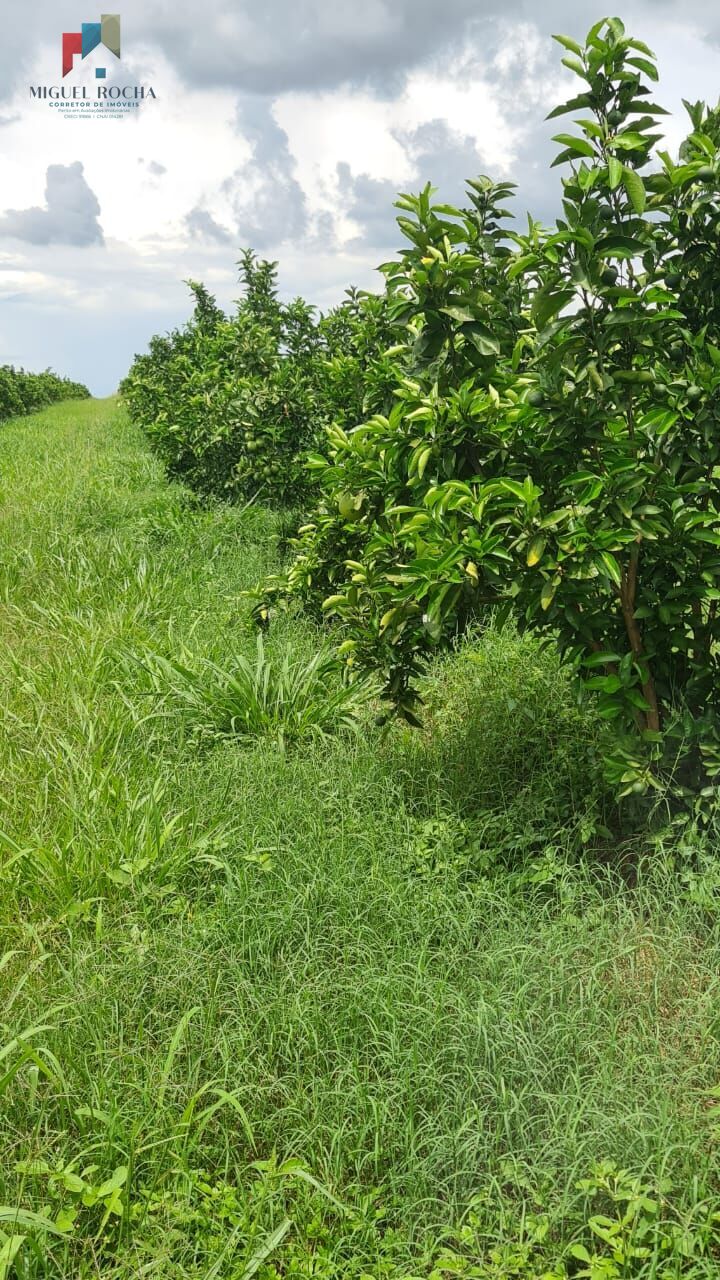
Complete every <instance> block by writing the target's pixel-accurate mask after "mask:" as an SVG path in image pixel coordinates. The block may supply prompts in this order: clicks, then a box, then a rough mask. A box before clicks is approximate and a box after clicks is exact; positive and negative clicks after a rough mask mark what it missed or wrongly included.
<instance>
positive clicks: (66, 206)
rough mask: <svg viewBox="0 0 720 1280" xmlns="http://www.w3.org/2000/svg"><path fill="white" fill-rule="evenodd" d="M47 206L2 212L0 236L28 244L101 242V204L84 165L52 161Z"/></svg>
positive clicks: (47, 184)
mask: <svg viewBox="0 0 720 1280" xmlns="http://www.w3.org/2000/svg"><path fill="white" fill-rule="evenodd" d="M45 202H46V203H45V208H44V209H41V208H40V207H39V206H38V205H35V206H33V207H32V208H30V209H8V210H7V212H6V213H4V214H2V216H0V236H11V237H12V238H13V239H15V240H25V241H27V242H28V244H67V245H78V246H82V245H90V244H102V243H103V233H102V227H101V226H100V223H99V222H98V215H99V213H100V204H99V202H98V198H97V196H96V195H95V192H94V191H93V190H92V188H91V187H89V186H88V184H87V182H86V181H85V176H84V172H83V166H82V164H81V162H80V161H79V160H76V161H75V163H74V164H66V165H64V164H51V165H49V167H48V171H47V179H46V185H45Z"/></svg>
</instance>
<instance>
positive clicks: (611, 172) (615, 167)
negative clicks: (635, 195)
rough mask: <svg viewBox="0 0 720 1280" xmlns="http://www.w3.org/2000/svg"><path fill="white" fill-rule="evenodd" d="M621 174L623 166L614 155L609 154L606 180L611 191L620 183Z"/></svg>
mask: <svg viewBox="0 0 720 1280" xmlns="http://www.w3.org/2000/svg"><path fill="white" fill-rule="evenodd" d="M622 175H623V167H622V165H621V163H620V161H619V160H618V159H617V157H616V156H610V157H609V158H608V182H609V183H610V190H611V191H614V190H615V188H616V187H619V186H620V183H621V182H622Z"/></svg>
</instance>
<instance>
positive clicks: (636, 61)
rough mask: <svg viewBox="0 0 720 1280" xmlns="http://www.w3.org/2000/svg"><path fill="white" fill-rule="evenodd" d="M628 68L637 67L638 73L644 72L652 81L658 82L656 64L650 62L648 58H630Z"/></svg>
mask: <svg viewBox="0 0 720 1280" xmlns="http://www.w3.org/2000/svg"><path fill="white" fill-rule="evenodd" d="M627 63H628V66H630V67H637V69H638V71H644V72H645V75H646V76H647V77H648V79H650V80H657V79H658V78H659V77H658V69H657V67H656V66H655V63H654V62H648V60H647V58H628V59H627Z"/></svg>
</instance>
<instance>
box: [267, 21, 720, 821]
mask: <svg viewBox="0 0 720 1280" xmlns="http://www.w3.org/2000/svg"><path fill="white" fill-rule="evenodd" d="M558 39H559V41H560V43H561V44H562V45H563V46H564V47H565V49H566V50H568V54H567V56H566V57H565V58H564V59H563V61H564V63H565V65H566V66H568V67H569V68H570V69H572V70H573V71H574V72H575V73H576V74H577V75H578V77H579V78H580V80H581V82H582V83H581V87H580V92H579V93H578V94H577V95H576V96H575V97H573V98H572V99H571V100H570V101H569V102H567V103H564V104H562V105H561V106H559V107H558V108H557V109H556V110H555V111H554V112H552V113H551V115H553V116H559V115H562V114H565V113H569V112H581V113H583V115H582V118H581V119H578V120H577V121H576V129H575V132H566V133H560V134H558V135H556V140H557V141H558V143H559V144H560V145H561V147H562V150H561V152H560V154H559V155H558V157H557V159H556V161H555V164H563V165H570V173H569V176H567V177H566V178H564V179H563V189H562V199H563V216H562V218H560V219H558V221H557V224H556V226H555V227H554V228H551V229H550V230H549V231H546V230H544V229H543V228H542V227H541V226H540V225H539V224H537V223H534V222H532V221H530V223H529V229H528V231H527V233H526V234H520V233H518V232H513V231H512V230H511V229H510V227H509V226H508V225H507V224H506V221H505V220H506V217H507V216H508V215H507V214H506V211H505V209H504V207H503V205H504V203H505V201H506V199H507V197H508V195H510V194H511V185H510V184H507V183H506V184H502V185H501V186H493V184H492V183H491V182H490V181H489V179H481V180H479V181H477V182H472V183H470V184H469V191H468V195H469V198H470V206H469V207H467V208H464V209H455V208H452V207H450V206H447V205H436V206H433V204H432V200H431V195H432V191H431V188H429V187H428V188H426V189H425V191H423V192H422V193H421V194H420V195H419V196H409V195H408V196H403V197H402V198H401V199H400V200H399V201H398V202H397V203H398V207H399V208H400V209H401V210H402V216H401V217H399V218H398V223H399V225H400V228H401V230H402V231H403V233H404V234H405V236H406V237H407V239H408V241H409V247H407V248H406V249H405V250H403V252H402V253H401V255H400V257H399V259H398V260H397V261H396V262H394V263H390V264H387V265H386V266H385V267H384V268H383V270H384V273H385V276H386V279H387V289H388V307H389V313H390V316H391V318H392V319H393V320H394V321H395V322H396V324H397V325H399V326H404V333H405V342H404V348H403V350H402V352H401V353H399V354H401V356H402V359H399V360H398V362H397V369H396V387H395V395H394V405H393V407H392V409H391V410H390V412H389V413H387V415H383V414H376V415H373V416H372V417H371V418H370V419H369V420H368V421H366V422H364V423H363V424H361V425H359V426H357V427H356V428H355V429H354V430H351V431H345V430H343V429H341V428H340V427H338V426H333V427H331V428H330V429H329V430H328V432H327V442H328V443H327V450H326V452H325V453H324V454H321V453H318V454H317V455H315V456H313V457H312V459H311V466H312V469H313V473H314V475H315V479H316V483H317V485H318V487H319V490H320V495H321V496H320V500H319V501H318V503H317V504H316V506H315V509H314V510H313V511H312V512H311V514H310V516H309V518H308V519H307V520H306V522H305V525H304V527H303V529H302V530H301V531H300V534H299V537H298V541H297V547H296V558H295V561H294V563H293V564H292V566H291V568H290V570H289V574H288V576H287V578H286V579H285V580H284V581H275V582H270V583H269V584H268V586H267V589H266V591H265V593H264V598H263V600H262V603H261V609H262V610H264V612H265V613H266V614H267V613H268V612H270V611H271V609H272V605H273V603H274V601H275V600H276V599H277V598H278V596H282V594H283V593H284V592H286V591H289V592H290V593H291V594H295V595H298V596H299V597H300V598H301V599H303V600H304V601H305V602H306V603H308V604H309V605H310V606H311V607H313V608H314V609H316V610H318V609H319V608H320V606H321V604H322V605H323V608H324V609H325V611H326V612H328V613H335V614H337V615H339V616H340V617H341V618H342V619H343V620H344V621H345V624H346V627H347V638H346V640H345V641H344V643H343V646H342V648H343V651H344V652H345V654H346V655H347V656H348V661H351V662H353V663H355V664H357V665H359V666H361V667H364V668H370V669H373V670H380V671H382V672H383V673H384V676H385V696H386V698H387V699H388V701H389V702H390V704H391V705H392V707H394V708H395V709H397V710H398V711H399V712H400V713H401V714H402V715H404V716H405V718H406V719H408V720H410V721H411V722H416V721H417V714H416V712H417V702H418V695H417V688H416V684H417V677H418V674H419V672H420V670H421V669H422V665H423V661H424V660H425V659H426V658H427V656H428V655H429V654H431V653H432V652H433V651H434V650H435V649H436V648H437V647H438V646H439V645H442V644H447V643H448V642H450V641H452V639H453V638H454V636H455V635H456V634H457V632H458V630H462V629H463V628H464V627H465V626H466V625H467V623H468V621H469V620H470V619H472V618H473V617H477V616H483V615H484V614H486V613H487V611H488V610H489V609H493V610H496V611H498V610H499V612H500V615H501V616H503V615H505V616H507V615H512V616H514V617H515V618H516V620H517V622H518V625H519V626H520V627H521V628H530V629H532V630H534V631H536V632H539V633H540V634H541V635H543V636H545V637H547V639H548V641H549V642H552V643H555V644H557V646H558V648H559V652H560V654H561V655H562V657H563V658H564V659H565V660H566V661H567V662H568V663H569V664H571V666H572V667H573V668H574V670H575V671H576V672H577V673H578V675H579V677H580V680H581V684H582V687H583V688H584V690H585V691H586V692H587V693H589V694H592V695H593V697H594V698H595V700H596V704H597V709H598V711H599V715H600V717H601V718H602V719H604V720H605V721H607V723H608V725H609V726H610V729H611V738H612V741H611V743H610V745H609V746H608V748H607V750H606V752H605V760H604V769H605V774H606V777H607V778H608V780H609V781H610V782H611V784H612V785H613V787H614V788H615V790H616V793H617V794H619V795H627V794H630V793H637V794H646V793H648V792H652V791H657V790H658V789H661V790H662V788H663V787H664V786H665V785H666V784H667V783H668V781H669V783H670V785H671V786H672V789H673V793H674V795H675V796H676V797H679V798H680V799H681V800H683V801H685V802H687V803H689V804H691V805H698V806H700V807H702V806H703V805H704V804H705V803H706V802H707V801H708V800H711V799H712V796H713V794H714V779H715V778H716V777H717V776H718V774H720V680H719V679H718V677H719V675H720V672H719V671H718V655H719V654H720V646H719V641H720V618H719V617H718V601H719V600H720V491H719V488H718V479H719V477H720V432H719V431H718V426H719V425H720V310H719V308H718V296H717V293H718V286H717V280H718V273H717V260H716V255H715V253H714V251H713V244H714V243H715V238H716V235H717V228H718V225H720V181H719V178H718V175H719V173H720V152H719V150H718V142H719V141H720V114H719V111H718V110H714V111H710V110H708V109H707V108H706V107H705V106H704V104H702V103H697V104H687V106H688V110H689V113H690V117H691V124H692V132H691V133H690V135H689V137H688V139H687V140H686V142H685V143H684V144H683V146H682V148H681V152H680V157H679V161H678V162H675V161H674V160H673V159H672V157H671V156H670V155H669V154H668V153H667V152H664V151H657V150H656V144H657V143H658V140H659V135H658V134H657V132H656V126H657V118H658V116H660V115H662V114H664V111H663V108H662V107H660V106H658V105H657V104H655V103H654V102H653V101H652V99H651V96H650V89H649V87H648V85H647V83H646V80H650V81H655V80H656V79H657V71H656V69H655V64H654V58H653V54H652V52H651V51H650V50H649V49H648V48H647V46H646V45H644V44H643V43H642V42H641V41H637V40H634V39H631V38H629V37H628V36H627V35H626V34H625V30H624V27H623V25H622V23H621V22H620V21H619V20H618V19H614V18H613V19H609V20H604V21H601V22H599V23H596V24H595V26H594V27H593V28H592V29H591V31H590V33H589V35H588V38H587V42H586V44H585V46H580V45H579V44H577V43H576V42H575V41H573V40H569V39H568V38H566V37H558ZM653 157H656V160H655V165H654V167H653V168H649V166H650V162H651V159H653ZM646 170H647V172H645V171H646ZM323 602H324V603H323Z"/></svg>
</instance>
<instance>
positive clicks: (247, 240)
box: [0, 0, 720, 394]
mask: <svg viewBox="0 0 720 1280" xmlns="http://www.w3.org/2000/svg"><path fill="white" fill-rule="evenodd" d="M618 12H619V14H620V16H621V17H622V18H623V20H624V22H625V24H626V26H627V28H628V31H629V32H632V34H634V35H637V36H639V37H640V38H641V39H643V40H645V41H646V43H648V44H649V45H651V46H652V47H653V48H654V49H655V51H656V52H657V54H658V58H659V67H660V74H661V81H660V86H659V88H658V92H657V95H656V96H657V100H658V101H660V102H662V103H663V104H664V105H665V106H666V107H668V109H669V110H670V111H671V112H672V115H671V116H670V117H667V118H666V119H665V122H664V123H665V129H666V135H667V144H668V146H669V148H670V149H671V150H673V149H674V148H676V147H677V145H678V143H679V141H680V139H681V138H682V137H683V136H684V133H685V132H686V131H687V130H686V127H685V113H684V110H683V108H682V101H681V100H682V98H683V97H685V98H691V99H693V100H694V99H696V98H699V97H703V98H706V99H707V100H709V101H712V102H715V101H717V99H718V96H719V95H720V17H718V14H717V8H716V6H715V5H711V4H710V3H708V0H699V2H697V0H696V2H695V3H693V4H692V5H688V4H683V3H680V2H679V0H661V2H660V3H658V0H633V2H632V3H630V4H627V5H625V6H623V7H622V8H621V9H620V10H619V11H618ZM602 16H603V11H602V10H599V9H597V8H595V7H594V6H590V5H589V4H588V3H587V0H582V3H580V4H578V3H572V2H571V0H551V2H550V3H549V4H546V5H544V6H542V7H540V6H537V5H530V4H529V3H524V2H520V3H518V2H517V0H503V2H502V3H500V0H492V2H491V3H488V2H487V0H479V2H478V0H472V2H471V0H444V3H442V4H440V3H438V2H437V0H363V4H362V5H360V4H358V3H357V0H332V3H330V0H292V2H291V0H265V3H264V4H263V5H252V6H251V5H249V4H245V3H241V4H239V5H236V6H233V7H232V10H231V11H228V6H227V5H224V4H220V3H219V0H205V3H204V4H203V5H202V6H198V5H197V4H196V3H190V2H189V0H173V3H172V4H169V3H167V0H126V3H124V4H123V5H122V9H121V20H122V59H121V62H120V63H119V64H118V65H117V66H112V67H109V72H108V74H109V79H108V84H110V83H117V84H122V85H134V84H138V85H140V84H145V85H152V86H153V88H154V90H155V92H156V94H157V99H156V100H155V101H150V102H146V103H143V104H142V105H141V107H140V109H139V110H138V111H132V112H129V113H127V115H126V116H125V118H123V119H121V120H113V119H107V118H100V119H89V120H87V119H72V118H70V119H69V118H66V116H65V114H64V113H63V112H62V111H58V110H57V109H55V108H52V107H50V106H49V105H48V104H47V102H42V101H36V100H33V99H31V98H30V92H29V86H30V85H38V84H47V85H52V84H61V83H62V80H61V38H62V33H63V32H64V31H76V30H79V28H80V25H81V23H82V22H94V21H99V19H100V14H99V13H97V14H96V13H94V12H90V11H86V10H85V9H78V8H77V0H73V3H68V2H66V0H62V3H59V4H58V3H57V0H53V2H52V3H51V2H50V0H36V3H35V4H34V5H33V6H32V7H31V8H30V9H28V8H27V7H26V6H24V5H21V4H20V3H19V0H12V9H11V11H10V12H9V13H6V15H5V19H4V40H3V44H2V46H1V47H0V161H1V164H0V363H7V362H9V363H16V364H23V365H25V366H26V367H31V368H35V369H39V368H43V367H45V366H46V365H53V366H55V367H57V368H58V369H59V370H60V371H61V372H62V373H65V374H68V375H70V376H73V377H76V378H79V379H81V380H82V381H84V382H87V383H88V384H89V385H90V386H91V388H92V390H93V391H94V392H95V393H96V394H106V393H108V392H110V391H112V390H114V389H115V387H116V386H117V383H118V381H119V380H120V378H121V377H122V375H123V374H124V373H125V372H126V370H127V368H128V365H129V364H130V361H131V359H132V356H133V354H134V352H136V351H139V350H142V349H143V348H144V346H145V345H146V343H147V341H148V339H149V337H150V336H151V335H152V334H153V333H156V332H158V331H162V330H165V329H168V328H171V327H173V326H174V325H176V324H179V323H182V321H183V320H184V319H185V318H186V316H187V315H188V313H189V311H190V299H189V294H188V291H187V288H186V287H185V285H184V284H183V280H185V279H188V278H199V279H202V280H204V281H205V282H206V284H207V285H208V287H209V288H210V289H211V290H213V291H214V292H216V293H217V296H218V299H219V301H220V302H221V303H222V304H223V305H225V306H229V305H231V304H232V300H233V298H234V297H236V296H237V292H238V285H237V272H236V268H235V262H236V259H237V258H238V256H239V250H240V249H241V248H242V247H244V246H248V245H249V246H252V247H253V248H255V249H256V250H257V251H258V252H260V253H261V254H262V255H264V256H266V257H271V258H274V259H278V260H279V262H280V285H281V289H282V292H283V295H284V296H287V297H290V296H293V295H294V294H297V293H301V294H303V296H305V297H306V298H308V299H309V300H310V301H311V302H313V303H315V304H317V305H318V306H320V307H327V306H329V305H331V304H332V303H334V302H336V301H338V300H339V299H340V298H341V297H342V295H343V291H344V289H345V288H346V287H347V286H349V285H350V284H355V285H358V286H361V287H365V288H372V287H379V285H380V278H379V277H378V276H377V275H376V273H375V267H376V266H377V264H378V263H380V262H383V261H386V260H387V259H388V258H389V257H391V256H392V255H393V253H394V252H395V250H396V248H397V247H398V245H399V236H398V232H397V229H396V227H395V223H394V218H395V214H396V210H394V209H393V207H392V202H393V199H394V198H395V194H396V193H397V192H399V191H408V190H417V189H418V188H419V187H421V186H423V185H424V184H425V183H426V182H427V181H431V182H432V183H433V185H434V186H436V187H438V189H439V192H440V195H441V197H442V198H443V199H444V200H447V201H449V202H451V203H456V204H457V203H462V201H463V190H464V188H463V181H464V179H465V178H468V177H474V176H476V175H477V174H478V173H489V174H490V175H492V176H493V177H506V178H511V179H512V180H513V181H515V182H516V183H517V184H518V191H517V195H516V200H515V208H516V213H517V216H518V217H519V218H520V219H521V220H524V218H525V213H526V210H528V209H529V210H531V211H532V213H533V216H534V217H536V218H539V219H541V220H543V221H549V220H551V219H552V218H553V217H554V216H556V214H557V213H558V211H559V192H560V179H559V177H558V172H557V170H553V171H551V170H550V167H549V166H550V162H551V159H552V156H553V154H554V153H555V151H556V149H557V148H556V147H555V145H554V144H553V143H552V142H551V141H550V139H551V136H552V134H553V133H554V132H556V131H557V122H556V121H555V122H546V121H545V119H544V117H545V115H546V114H547V112H548V111H549V110H550V108H551V107H552V106H553V105H554V104H555V103H556V102H557V101H559V100H561V99H562V98H563V97H566V96H567V91H568V90H569V89H570V86H571V85H572V83H573V79H574V77H573V76H572V75H571V73H570V72H568V71H566V70H565V69H564V68H563V67H562V66H561V64H560V58H561V56H562V50H561V49H560V48H559V47H558V46H557V45H556V44H555V43H554V42H553V41H552V39H551V34H552V32H556V31H563V32H567V33H568V34H570V35H573V36H575V37H576V38H580V39H582V37H583V36H584V35H585V33H586V31H587V28H588V27H589V26H590V25H591V24H592V23H593V22H594V21H596V20H597V19H599V18H600V17H602ZM99 61H101V62H108V63H114V55H112V54H110V55H108V56H107V58H102V57H101V58H100V59H98V57H97V56H95V55H93V57H92V58H91V59H88V60H87V65H86V66H83V67H80V68H78V72H77V74H73V75H72V76H70V77H68V81H69V82H72V83H74V84H85V85H87V86H88V92H91V93H92V94H94V93H95V86H96V80H95V65H96V64H98V62H99Z"/></svg>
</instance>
